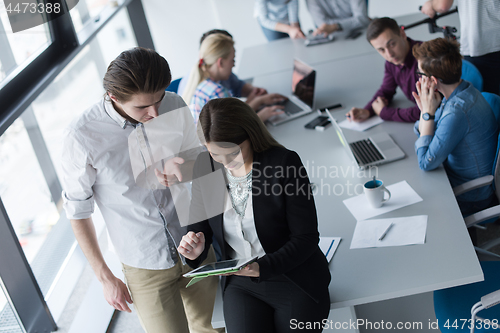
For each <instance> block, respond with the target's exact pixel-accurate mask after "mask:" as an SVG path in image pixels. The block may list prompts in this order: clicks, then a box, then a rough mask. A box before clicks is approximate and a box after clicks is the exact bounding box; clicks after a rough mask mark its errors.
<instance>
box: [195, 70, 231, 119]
mask: <svg viewBox="0 0 500 333" xmlns="http://www.w3.org/2000/svg"><path fill="white" fill-rule="evenodd" d="M224 97H232V96H231V93H230V92H229V90H227V89H226V88H225V87H224V86H223V85H221V84H220V83H219V82H215V81H212V80H211V79H206V80H204V81H202V82H201V83H200V84H199V85H198V86H197V87H196V90H195V92H194V95H193V98H191V105H190V106H191V112H192V113H193V118H194V123H195V124H196V123H198V118H199V116H200V112H201V109H202V108H203V106H204V105H205V104H207V102H208V101H209V100H211V99H214V98H224Z"/></svg>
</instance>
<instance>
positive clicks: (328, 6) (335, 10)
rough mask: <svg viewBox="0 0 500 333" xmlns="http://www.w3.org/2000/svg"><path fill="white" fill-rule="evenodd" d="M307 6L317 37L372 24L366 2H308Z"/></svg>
mask: <svg viewBox="0 0 500 333" xmlns="http://www.w3.org/2000/svg"><path fill="white" fill-rule="evenodd" d="M306 4H307V9H309V13H310V14H311V16H312V18H313V20H314V24H315V25H316V27H317V29H316V30H315V31H314V34H315V35H319V34H323V35H329V34H331V33H333V32H335V31H341V30H344V31H350V30H355V29H359V28H364V27H366V26H367V25H368V24H369V23H370V18H369V17H368V14H367V9H366V0H308V1H306Z"/></svg>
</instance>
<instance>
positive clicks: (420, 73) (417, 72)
mask: <svg viewBox="0 0 500 333" xmlns="http://www.w3.org/2000/svg"><path fill="white" fill-rule="evenodd" d="M415 74H417V76H418V77H422V76H426V77H428V78H430V77H431V76H432V75H427V74H425V73H422V72H419V71H416V72H415ZM436 79H438V81H439V82H442V83H444V81H443V80H442V79H440V78H438V77H437V78H436Z"/></svg>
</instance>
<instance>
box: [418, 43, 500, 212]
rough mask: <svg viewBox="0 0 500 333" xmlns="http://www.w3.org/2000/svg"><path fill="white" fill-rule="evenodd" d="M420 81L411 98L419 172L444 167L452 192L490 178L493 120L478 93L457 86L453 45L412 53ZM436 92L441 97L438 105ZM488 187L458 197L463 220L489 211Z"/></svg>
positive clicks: (424, 46) (491, 196) (431, 46)
mask: <svg viewBox="0 0 500 333" xmlns="http://www.w3.org/2000/svg"><path fill="white" fill-rule="evenodd" d="M413 55H414V56H415V58H416V59H417V61H418V72H417V74H419V75H420V79H419V81H418V82H417V92H418V94H417V93H415V92H414V93H413V96H414V97H415V101H416V102H417V105H418V107H419V108H420V111H421V114H420V120H419V121H418V122H417V123H416V124H415V132H416V133H417V135H418V136H419V138H418V139H417V141H416V142H415V150H416V153H417V156H418V163H419V166H420V168H421V169H422V170H425V171H429V170H433V169H436V168H437V167H439V166H440V165H441V164H443V166H444V168H445V170H446V173H447V175H448V178H449V180H450V183H451V185H452V186H453V187H455V186H458V185H460V184H463V183H465V182H467V181H470V180H473V179H475V178H479V177H482V176H486V175H491V173H492V167H493V163H494V160H495V154H496V150H497V137H498V126H497V120H496V118H495V115H494V113H493V111H492V109H491V107H490V106H489V104H488V102H486V100H485V99H484V97H483V96H482V95H481V93H480V92H479V91H478V90H477V89H476V88H474V86H473V85H472V84H471V83H470V82H467V81H465V80H462V79H461V78H460V77H461V73H462V56H461V55H460V49H459V44H458V43H457V42H456V41H453V40H449V39H444V38H437V39H434V40H431V41H428V42H424V43H422V44H421V45H416V46H414V47H413ZM438 92H440V93H441V94H442V95H443V96H444V97H443V99H442V100H441V96H440V95H439V93H438ZM494 198H495V196H494V194H493V185H490V186H484V187H481V188H479V189H476V190H472V191H469V192H467V193H464V194H462V195H459V196H458V197H457V201H458V204H459V206H460V210H461V211H462V214H463V215H464V216H467V215H470V214H472V213H474V212H477V211H479V210H481V209H484V208H486V207H488V206H489V205H490V204H491V203H492V201H493V200H494Z"/></svg>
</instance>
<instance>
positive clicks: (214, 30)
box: [200, 29, 233, 45]
mask: <svg viewBox="0 0 500 333" xmlns="http://www.w3.org/2000/svg"><path fill="white" fill-rule="evenodd" d="M213 34H222V35H226V36H227V37H229V38H231V39H233V35H231V34H230V33H229V32H227V30H222V29H212V30H209V31H207V32H205V33H204V34H203V35H202V36H201V38H200V45H201V43H203V41H204V40H205V38H207V37H208V36H210V35H213Z"/></svg>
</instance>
